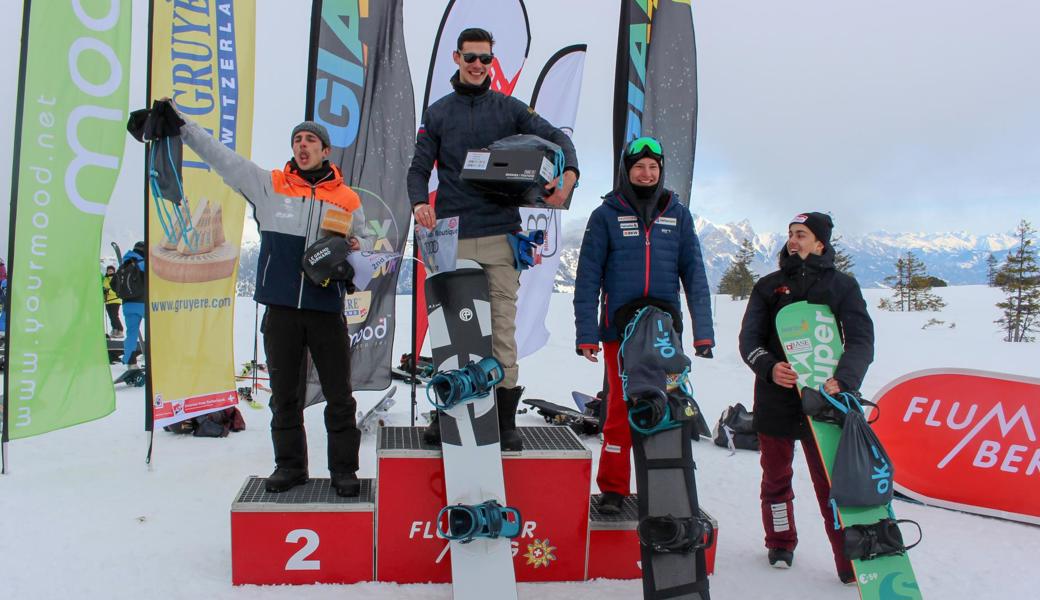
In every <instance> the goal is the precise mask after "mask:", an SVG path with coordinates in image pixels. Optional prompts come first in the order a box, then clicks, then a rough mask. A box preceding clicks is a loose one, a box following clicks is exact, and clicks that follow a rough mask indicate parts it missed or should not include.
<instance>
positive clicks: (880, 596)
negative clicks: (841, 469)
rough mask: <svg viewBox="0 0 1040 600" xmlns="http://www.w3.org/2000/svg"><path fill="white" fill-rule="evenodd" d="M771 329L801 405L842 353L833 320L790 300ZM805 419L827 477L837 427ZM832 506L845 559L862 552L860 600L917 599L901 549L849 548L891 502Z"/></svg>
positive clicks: (888, 512)
mask: <svg viewBox="0 0 1040 600" xmlns="http://www.w3.org/2000/svg"><path fill="white" fill-rule="evenodd" d="M776 330H777V333H778V335H779V336H780V343H781V344H782V345H783V347H784V354H785V355H786V357H787V361H788V362H789V363H791V366H792V368H794V370H795V371H796V372H797V373H798V392H799V395H800V396H801V397H802V398H803V404H804V402H805V400H806V394H807V393H811V392H812V391H813V390H814V388H818V387H820V386H822V385H823V384H824V382H825V381H827V379H829V378H830V377H832V376H833V375H834V370H835V367H836V366H837V364H838V359H839V358H841V355H842V351H843V346H842V341H841V336H840V332H839V330H838V325H837V320H836V319H835V317H834V314H833V313H832V312H831V310H830V308H829V307H827V306H824V305H821V304H809V303H808V302H804V301H803V302H795V303H794V304H790V305H788V306H785V307H784V308H782V309H781V310H780V312H779V313H778V314H777V316H776ZM806 418H808V419H809V425H810V428H811V430H812V432H813V437H815V438H816V445H817V447H818V448H819V449H820V457H821V458H822V459H823V463H824V466H825V467H826V469H827V479H828V480H830V479H831V473H832V468H833V463H834V458H835V454H836V453H837V449H838V442H839V440H840V439H841V428H840V427H839V426H838V425H836V424H835V423H833V422H828V421H823V420H820V419H819V418H815V419H814V418H809V417H806ZM832 507H833V508H834V509H835V511H836V515H835V523H834V526H835V527H836V528H837V527H842V528H844V529H845V542H846V543H845V546H846V552H849V550H853V551H854V553H853V554H850V558H851V557H852V556H853V555H854V554H862V555H863V557H862V558H855V559H853V560H852V568H853V570H854V571H855V574H856V585H857V586H858V588H859V595H860V598H861V600H890V599H895V598H898V599H901V600H919V599H920V598H921V592H920V588H919V587H918V585H917V577H916V576H915V575H914V571H913V568H912V567H911V565H910V557H909V556H908V555H907V554H906V552H905V548H904V549H903V551H902V552H899V551H895V552H894V553H891V554H885V555H876V553H875V556H873V557H869V556H871V552H870V551H869V550H870V548H867V549H866V551H864V552H859V551H858V550H857V548H855V547H852V546H854V545H855V544H853V542H855V541H856V540H854V539H852V535H856V536H857V537H863V536H862V535H860V534H861V529H862V528H860V526H867V528H868V532H869V531H871V530H872V529H870V528H875V527H878V526H879V524H880V523H881V522H883V521H885V520H887V519H894V518H895V513H894V512H893V511H892V505H891V503H889V504H888V505H885V506H875V507H840V506H837V505H836V504H835V503H833V501H832ZM897 531H898V530H897ZM850 532H856V533H855V534H852V533H850ZM850 544H851V545H852V546H850ZM868 557H869V558H868Z"/></svg>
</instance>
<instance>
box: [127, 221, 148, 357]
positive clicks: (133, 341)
mask: <svg viewBox="0 0 1040 600" xmlns="http://www.w3.org/2000/svg"><path fill="white" fill-rule="evenodd" d="M147 255H148V249H147V247H146V246H145V243H144V242H143V241H141V242H137V243H136V244H134V249H133V250H130V251H129V252H127V253H126V254H124V255H123V262H124V263H125V262H126V261H128V260H132V261H134V262H135V263H136V264H137V268H138V269H141V272H142V273H147V269H146V268H145V257H146V256H147ZM146 281H147V279H146ZM146 297H147V296H146V295H144V294H142V296H141V299H140V300H124V301H123V317H125V318H126V339H125V340H124V341H123V364H124V365H126V366H127V368H135V369H136V368H137V358H136V357H134V352H136V351H137V340H138V338H139V337H140V334H141V321H143V320H144V298H146Z"/></svg>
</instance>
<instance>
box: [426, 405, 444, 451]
mask: <svg viewBox="0 0 1040 600" xmlns="http://www.w3.org/2000/svg"><path fill="white" fill-rule="evenodd" d="M440 414H441V413H440V411H437V410H435V411H433V416H432V417H431V418H430V424H429V425H427V426H426V429H424V430H423V434H422V439H423V443H425V444H426V445H428V446H438V447H439V446H440V445H441V424H440Z"/></svg>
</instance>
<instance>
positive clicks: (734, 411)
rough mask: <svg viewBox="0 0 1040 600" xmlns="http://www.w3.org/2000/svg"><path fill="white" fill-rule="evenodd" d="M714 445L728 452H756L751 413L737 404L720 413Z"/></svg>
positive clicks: (756, 438) (756, 439) (756, 443)
mask: <svg viewBox="0 0 1040 600" xmlns="http://www.w3.org/2000/svg"><path fill="white" fill-rule="evenodd" d="M715 445H716V446H721V447H723V448H729V449H730V450H738V449H739V450H754V451H755V452H758V434H757V433H755V429H754V427H753V426H752V413H749V412H748V410H747V409H746V408H744V405H743V404H741V403H739V402H738V403H737V404H736V406H730V407H729V408H727V409H726V410H724V411H722V416H721V417H719V422H718V423H716V424H715Z"/></svg>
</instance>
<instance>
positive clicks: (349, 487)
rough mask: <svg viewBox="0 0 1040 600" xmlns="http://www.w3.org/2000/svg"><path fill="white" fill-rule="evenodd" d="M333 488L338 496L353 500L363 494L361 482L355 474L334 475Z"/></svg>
mask: <svg viewBox="0 0 1040 600" xmlns="http://www.w3.org/2000/svg"><path fill="white" fill-rule="evenodd" d="M332 488H333V489H334V490H336V495H337V496H344V497H347V498H353V497H355V496H357V495H358V494H360V493H361V480H360V479H358V478H357V474H355V473H333V474H332Z"/></svg>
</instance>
